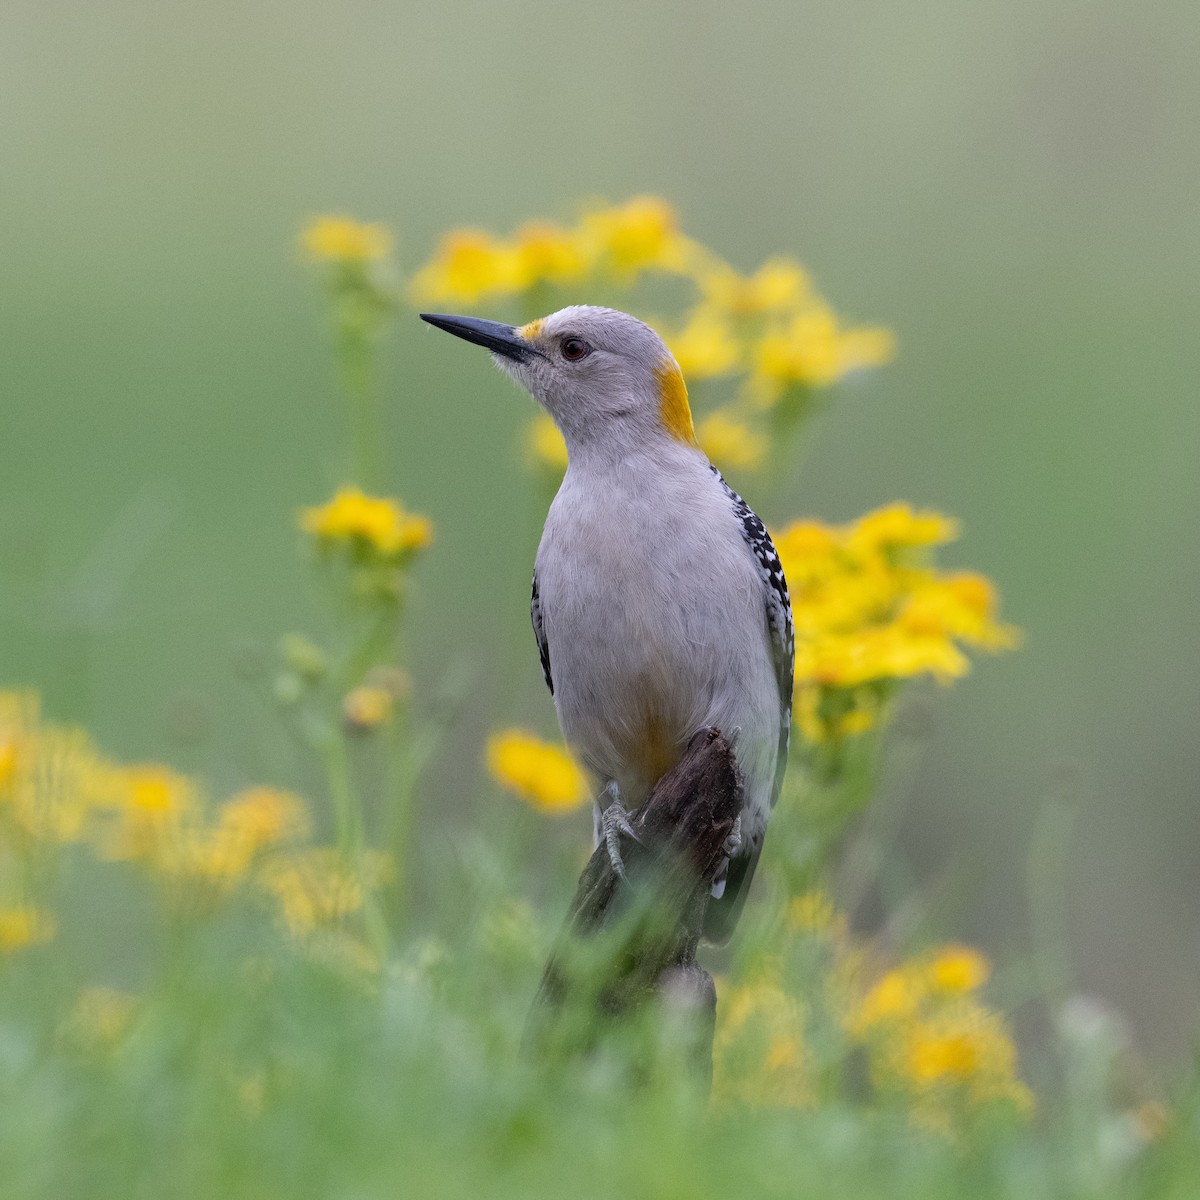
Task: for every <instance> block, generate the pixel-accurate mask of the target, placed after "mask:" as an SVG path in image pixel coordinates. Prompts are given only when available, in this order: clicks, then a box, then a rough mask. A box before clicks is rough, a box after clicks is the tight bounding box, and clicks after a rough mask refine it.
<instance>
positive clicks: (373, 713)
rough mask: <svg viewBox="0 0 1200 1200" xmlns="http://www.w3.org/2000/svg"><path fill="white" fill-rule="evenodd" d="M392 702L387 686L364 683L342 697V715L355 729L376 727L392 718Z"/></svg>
mask: <svg viewBox="0 0 1200 1200" xmlns="http://www.w3.org/2000/svg"><path fill="white" fill-rule="evenodd" d="M392 702H393V698H392V693H391V692H389V691H388V690H387V689H386V688H381V687H375V686H373V685H371V684H363V685H362V686H361V687H356V688H354V689H353V690H352V691H349V692H347V693H346V694H345V696H343V697H342V716H343V717H344V718H345V720H346V724H347V725H349V726H351V727H352V728H354V729H375V728H376V727H377V726H379V725H383V724H384V723H385V722H387V721H389V720H390V719H391V716H392Z"/></svg>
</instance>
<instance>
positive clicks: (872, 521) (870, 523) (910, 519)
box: [848, 501, 959, 554]
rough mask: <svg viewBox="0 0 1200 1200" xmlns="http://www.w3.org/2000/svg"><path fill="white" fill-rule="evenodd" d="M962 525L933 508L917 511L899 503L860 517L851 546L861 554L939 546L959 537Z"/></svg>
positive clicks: (854, 528)
mask: <svg viewBox="0 0 1200 1200" xmlns="http://www.w3.org/2000/svg"><path fill="white" fill-rule="evenodd" d="M958 533H959V525H958V522H957V521H956V520H954V519H953V518H952V517H944V516H942V514H941V513H938V512H934V511H933V510H932V509H921V510H920V511H916V510H914V509H913V507H912V505H911V504H905V503H904V502H903V501H897V502H896V503H895V504H885V505H884V506H883V507H882V508H876V509H873V510H872V511H871V512H869V513H867V514H866V515H865V516H862V517H859V519H858V520H857V521H856V522H855V523H854V526H853V527H852V528H851V529H849V530H848V534H849V539H848V541H849V546H850V548H851V550H852V551H854V552H855V553H858V554H869V553H872V552H880V551H884V550H889V549H895V548H898V547H902V546H936V545H942V544H944V543H945V542H952V541H954V539H955V538H957V537H958Z"/></svg>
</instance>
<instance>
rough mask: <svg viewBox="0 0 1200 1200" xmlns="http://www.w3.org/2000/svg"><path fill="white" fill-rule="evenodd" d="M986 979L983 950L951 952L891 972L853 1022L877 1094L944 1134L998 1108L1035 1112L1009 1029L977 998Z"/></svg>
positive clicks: (945, 950) (864, 1001)
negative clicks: (988, 1109)
mask: <svg viewBox="0 0 1200 1200" xmlns="http://www.w3.org/2000/svg"><path fill="white" fill-rule="evenodd" d="M988 974H989V967H988V963H987V960H986V959H985V958H984V957H983V956H982V955H981V954H979V953H978V952H977V951H975V950H973V949H971V948H970V947H966V946H946V947H943V948H942V949H940V950H938V951H936V952H934V953H932V954H928V955H923V956H920V957H918V958H916V959H914V960H912V961H910V962H907V963H904V964H902V965H901V966H899V967H896V968H894V969H893V970H891V971H888V972H887V973H886V974H885V975H883V976H882V977H881V978H880V979H879V980H877V981H876V982H875V983H874V984H873V985H872V986H871V987H870V988H869V990H867V992H866V994H865V995H864V996H863V997H862V999H861V1001H860V1002H859V1003H858V1004H857V1005H856V1006H854V1007H853V1008H852V1010H851V1011H850V1013H849V1016H848V1019H847V1027H848V1029H849V1030H850V1032H851V1034H852V1036H853V1037H854V1038H855V1039H856V1040H858V1041H859V1042H861V1043H862V1044H863V1045H864V1046H865V1048H866V1050H867V1056H868V1062H869V1067H870V1072H871V1079H872V1083H873V1084H874V1086H875V1087H876V1089H877V1090H878V1091H879V1092H880V1093H881V1094H882V1095H884V1096H887V1097H891V1098H893V1099H896V1100H898V1101H900V1102H901V1103H903V1104H904V1105H905V1107H906V1108H908V1110H909V1111H910V1112H911V1113H912V1114H913V1116H914V1118H915V1119H916V1120H917V1121H918V1122H919V1123H920V1124H922V1125H925V1126H927V1127H929V1128H931V1129H934V1130H937V1131H939V1132H944V1133H947V1134H950V1133H953V1132H954V1131H955V1130H956V1129H958V1128H959V1127H960V1126H961V1124H962V1122H963V1120H964V1119H966V1118H967V1117H969V1116H970V1115H971V1114H972V1113H974V1112H977V1111H979V1110H980V1109H983V1108H986V1107H990V1106H993V1105H995V1104H1003V1105H1008V1106H1011V1107H1012V1108H1013V1109H1014V1110H1015V1111H1017V1112H1018V1113H1024V1112H1027V1111H1028V1110H1029V1109H1030V1107H1031V1106H1032V1096H1031V1093H1030V1092H1029V1089H1028V1088H1027V1087H1026V1086H1025V1085H1024V1084H1023V1083H1021V1081H1020V1080H1019V1078H1018V1077H1017V1073H1016V1049H1015V1047H1014V1046H1013V1041H1012V1037H1011V1035H1010V1034H1009V1031H1008V1027H1007V1025H1006V1023H1005V1021H1004V1019H1003V1018H1002V1017H1001V1016H1000V1015H999V1014H997V1013H995V1012H993V1011H991V1010H990V1009H988V1008H987V1007H986V1006H985V1005H984V1004H983V1003H982V1001H981V1000H980V998H979V989H980V988H981V987H982V986H983V984H984V983H985V982H986V980H987V977H988Z"/></svg>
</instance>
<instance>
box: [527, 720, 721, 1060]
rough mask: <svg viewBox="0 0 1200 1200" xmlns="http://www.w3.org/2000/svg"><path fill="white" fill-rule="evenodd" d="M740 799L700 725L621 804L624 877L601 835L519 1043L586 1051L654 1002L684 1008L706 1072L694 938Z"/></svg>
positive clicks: (710, 1015)
mask: <svg viewBox="0 0 1200 1200" xmlns="http://www.w3.org/2000/svg"><path fill="white" fill-rule="evenodd" d="M741 807H742V784H741V779H740V776H739V773H738V769H737V764H736V762H735V760H734V757H733V752H732V749H731V747H730V745H729V743H728V742H727V741H726V740H725V738H724V737H723V736H722V735H721V733H720V732H719V731H718V730H716V729H706V730H702V731H701V732H700V733H698V734H697V735H696V736H695V737H694V738H693V739H692V742H691V744H690V745H689V746H688V748H687V751H686V752H685V753H684V756H683V758H682V759H681V760H680V761H679V763H678V764H677V765H676V766H675V767H674V768H673V769H672V770H671V771H669V772H668V773H667V774H666V775H664V776H663V778H662V779H661V780H659V782H658V784H657V786H656V787H655V789H654V791H653V792H652V793H651V795H650V797H649V798H648V799H647V800H646V802H645V803H644V804H643V805H642V806H641V807H640V808H638V809H637V810H636V811H635V812H633V813H631V814H630V824H631V825H632V826H633V829H634V831H635V832H636V834H637V838H638V841H636V842H635V841H633V840H631V839H630V838H628V837H626V836H622V838H621V857H622V859H623V860H624V865H625V878H624V879H622V878H621V877H620V876H619V875H618V873H617V871H616V870H615V869H614V868H613V865H612V863H611V861H610V859H609V855H608V851H607V849H606V847H605V846H604V845H603V844H601V845H600V846H599V847H597V849H596V851H595V853H594V854H593V855H592V857H591V859H590V860H589V861H588V864H587V866H586V867H585V868H584V871H583V874H582V875H581V876H580V879H579V885H578V888H577V889H576V892H575V898H574V900H573V901H572V903H571V907H570V910H569V912H568V915H567V921H566V925H565V928H564V930H563V932H562V934H561V935H560V937H559V940H558V943H557V945H556V946H555V948H554V950H553V952H552V953H551V955H550V959H549V961H548V962H547V963H546V967H545V971H544V973H543V975H542V982H541V986H540V988H539V989H538V994H537V996H536V998H535V999H534V1002H533V1009H532V1012H531V1014H530V1026H529V1034H528V1038H527V1044H528V1045H529V1047H530V1048H531V1049H534V1050H535V1051H539V1052H542V1053H561V1052H562V1051H564V1050H565V1051H567V1052H572V1051H575V1052H577V1051H580V1050H586V1049H588V1048H590V1047H591V1046H594V1045H595V1044H596V1043H597V1041H598V1040H599V1039H600V1038H601V1037H603V1036H604V1035H605V1033H606V1031H607V1030H610V1029H612V1028H614V1027H619V1025H620V1022H621V1019H622V1018H628V1017H629V1016H630V1015H631V1014H633V1013H634V1012H636V1011H638V1010H639V1009H641V1007H642V1006H644V1005H646V1004H648V1003H651V1002H657V1003H660V1004H664V1005H667V1006H669V1007H670V1008H671V1009H673V1010H675V1009H678V1010H680V1011H682V1012H683V1013H685V1014H686V1019H687V1020H688V1021H689V1022H690V1024H691V1035H690V1037H691V1041H692V1044H691V1045H690V1048H689V1053H690V1055H691V1057H692V1060H693V1063H694V1066H695V1068H696V1070H697V1071H698V1072H700V1073H701V1074H703V1075H704V1076H705V1077H707V1076H709V1075H711V1071H712V1035H713V1026H714V1021H715V1016H716V992H715V990H714V988H713V982H712V977H711V976H710V975H709V974H708V972H707V971H705V970H704V969H703V968H702V967H701V966H700V965H699V964H698V963H697V962H696V947H697V946H698V944H699V941H700V931H701V926H702V924H703V920H704V909H705V906H706V905H707V903H708V898H709V894H710V889H711V887H712V881H713V877H714V876H715V874H716V872H717V870H718V869H719V867H720V865H721V860H722V857H723V847H724V845H725V841H726V839H727V838H728V837H729V834H730V832H731V831H732V829H733V825H734V821H735V820H736V818H737V815H738V813H739V812H740V811H741Z"/></svg>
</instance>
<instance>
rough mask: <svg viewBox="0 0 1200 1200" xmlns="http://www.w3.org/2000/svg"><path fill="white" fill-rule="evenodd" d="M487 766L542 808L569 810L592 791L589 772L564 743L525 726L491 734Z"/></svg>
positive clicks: (501, 781)
mask: <svg viewBox="0 0 1200 1200" xmlns="http://www.w3.org/2000/svg"><path fill="white" fill-rule="evenodd" d="M487 766H488V771H489V772H490V773H491V776H492V778H493V779H495V780H496V782H497V783H499V784H500V785H501V786H502V787H505V788H507V789H508V790H509V791H511V792H514V793H515V794H516V795H518V796H520V797H521V799H522V800H524V801H526V802H527V803H528V804H530V805H531V806H532V807H533V808H536V809H537V810H538V811H539V812H545V813H562V812H570V811H571V810H572V809H575V808H578V807H579V806H580V805H581V804H584V803H585V802H586V801H587V800H588V798H589V796H590V794H591V793H590V789H589V788H588V780H587V776H586V775H585V774H584V773H583V771H582V770H580V768H579V766H578V765H577V764H576V762H575V760H574V759H573V758H572V757H571V755H570V754H569V753H568V752H567V750H566V748H565V747H563V746H558V745H554V744H553V743H551V742H545V741H542V739H541V738H539V737H537V736H536V735H535V734H532V733H527V732H526V731H525V730H523V729H506V730H503V731H502V732H500V733H495V734H493V735H492V736H491V737H490V738H488V745H487Z"/></svg>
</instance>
